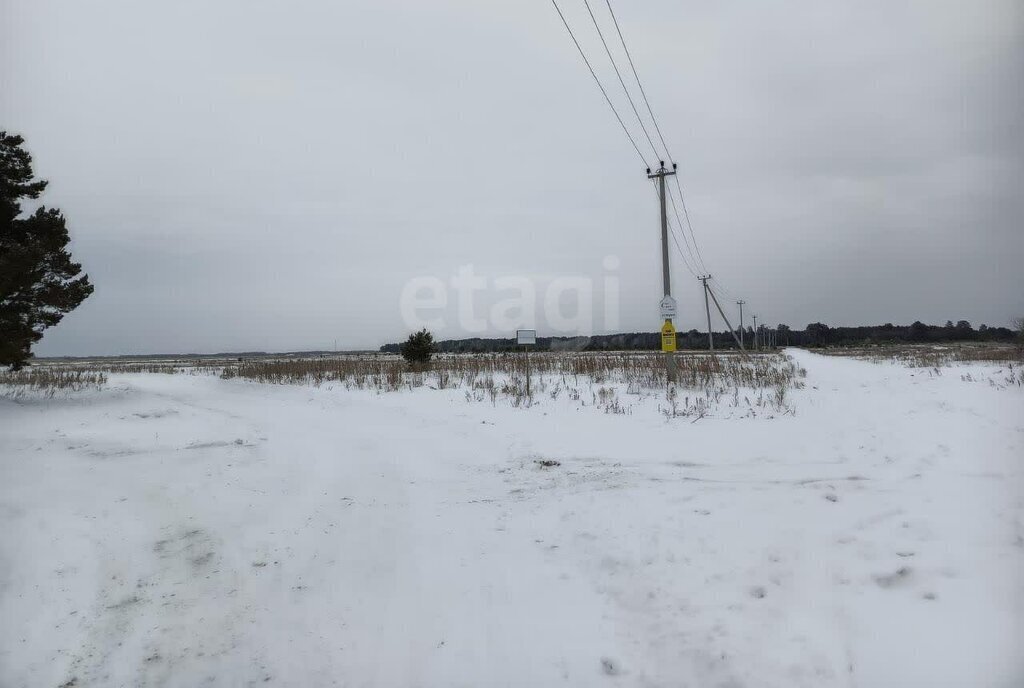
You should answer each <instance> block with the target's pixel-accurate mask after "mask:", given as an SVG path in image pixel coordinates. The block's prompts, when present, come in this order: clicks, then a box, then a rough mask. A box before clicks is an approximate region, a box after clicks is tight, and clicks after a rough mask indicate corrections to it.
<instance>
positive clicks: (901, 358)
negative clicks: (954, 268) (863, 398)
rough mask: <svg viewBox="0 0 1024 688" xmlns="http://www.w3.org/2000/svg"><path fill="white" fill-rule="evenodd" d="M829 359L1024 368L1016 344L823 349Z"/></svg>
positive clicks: (917, 365)
mask: <svg viewBox="0 0 1024 688" xmlns="http://www.w3.org/2000/svg"><path fill="white" fill-rule="evenodd" d="M821 353H824V354H827V355H829V356H849V357H851V358H859V359H863V360H868V361H873V362H875V363H890V362H895V363H900V364H902V365H905V366H908V367H910V368H942V367H945V366H949V365H952V364H955V363H992V364H996V365H1006V364H1018V365H1020V364H1024V349H1022V348H1021V347H1018V346H1015V345H1013V344H949V345H929V344H920V345H902V346H875V347H839V348H833V349H824V350H822V351H821Z"/></svg>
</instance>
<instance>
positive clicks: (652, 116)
mask: <svg viewBox="0 0 1024 688" xmlns="http://www.w3.org/2000/svg"><path fill="white" fill-rule="evenodd" d="M605 4H607V5H608V13H609V14H610V15H612V22H614V23H615V31H616V33H618V34H619V41H620V42H621V43H622V49H623V50H624V51H625V52H626V59H627V60H629V68H630V69H631V70H633V78H634V79H636V85H637V86H638V87H639V88H640V95H641V96H643V98H644V104H645V105H646V106H647V114H649V115H650V116H651V121H652V122H654V129H655V131H657V132H658V138H659V139H661V146H662V148H664V149H665V154H666V155H667V156H668V159H669V160H670V161H671V160H672V154H671V153H670V152H669V150H668V146H667V145H666V144H665V137H664V136H662V135H661V127H659V126H658V119H657V118H656V117H655V116H654V111H653V110H651V102H650V101H649V100H647V93H646V92H645V91H644V85H643V84H641V83H640V75H639V74H637V72H636V66H635V65H634V64H633V56H632V55H631V54H630V52H629V48H628V47H626V39H625V38H623V36H622V29H620V28H619V20H618V19H616V17H615V11H614V10H613V9H612V3H611V0H605Z"/></svg>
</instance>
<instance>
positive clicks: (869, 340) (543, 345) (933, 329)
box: [380, 320, 1019, 353]
mask: <svg viewBox="0 0 1024 688" xmlns="http://www.w3.org/2000/svg"><path fill="white" fill-rule="evenodd" d="M765 332H767V329H766V330H763V331H762V332H761V333H759V339H760V340H761V341H766V339H765ZM713 337H714V341H715V348H716V349H732V348H737V347H736V342H735V341H734V340H733V336H732V334H731V333H730V332H729V331H728V330H725V331H722V332H714V333H713ZM1018 337H1019V334H1018V333H1017V332H1016V331H1014V330H1011V329H1009V328H1006V327H988V326H987V325H981V326H980V327H978V329H974V328H973V327H971V324H970V323H969V322H967V321H966V320H961V321H959V322H957V323H953V322H947V323H946V324H945V325H925V324H924V323H922V322H915V323H913V324H912V325H893V324H891V323H887V324H885V325H864V326H860V327H829V326H828V325H825V324H823V323H811V324H810V325H808V326H807V327H806V328H804V329H802V330H793V329H790V328H789V327H788V326H787V325H779V326H778V327H777V328H775V334H774V338H775V342H776V343H777V345H778V346H807V347H821V346H871V345H877V344H903V343H911V344H924V343H929V342H936V343H937V342H1013V341H1016V340H1018ZM743 338H744V341H745V344H746V346H747V348H752V346H751V345H752V343H753V341H754V329H753V328H751V327H748V328H747V329H746V331H745V333H744V336H743ZM676 345H677V346H678V347H679V348H680V349H706V348H708V333H707V332H701V331H699V330H689V331H687V332H679V333H677V334H676ZM400 347H401V344H385V345H384V346H382V347H381V348H380V350H381V351H382V352H384V353H398V352H399V348H400ZM436 347H437V351H439V352H442V353H486V352H496V351H514V350H516V349H517V346H516V343H515V339H481V338H479V337H474V338H470V339H446V340H443V341H440V342H437V344H436ZM533 348H534V349H535V350H540V351H637V350H657V349H660V348H661V334H660V333H658V332H629V333H623V334H600V335H593V336H591V337H538V338H537V345H536V347H533Z"/></svg>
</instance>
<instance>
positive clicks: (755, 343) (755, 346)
mask: <svg viewBox="0 0 1024 688" xmlns="http://www.w3.org/2000/svg"><path fill="white" fill-rule="evenodd" d="M753 317H754V351H757V348H758V347H757V316H756V315H755V316H753Z"/></svg>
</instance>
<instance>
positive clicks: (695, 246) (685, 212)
mask: <svg viewBox="0 0 1024 688" xmlns="http://www.w3.org/2000/svg"><path fill="white" fill-rule="evenodd" d="M584 2H587V0H584ZM605 4H606V5H608V13H609V14H610V15H611V17H612V22H613V23H614V24H615V31H616V33H618V35H619V42H621V43H622V50H623V51H624V52H625V53H626V59H627V60H628V61H629V68H630V70H632V72H633V78H634V79H636V85H637V88H639V89H640V95H641V96H642V97H643V99H644V105H645V106H647V114H649V115H650V116H651V121H652V122H653V123H654V129H655V131H657V132H658V138H659V139H660V140H661V145H662V147H663V148H664V149H665V153H666V155H667V156H668V159H669V160H670V161H672V162H674V161H675V156H673V155H672V151H670V150H669V148H668V144H667V143H665V137H664V135H662V133H661V126H660V125H659V124H658V118H657V117H655V116H654V110H653V109H652V108H651V101H650V100H649V99H648V98H647V91H645V90H644V85H643V83H642V82H641V81H640V74H639V72H637V69H636V64H635V63H634V62H633V54H632V53H631V52H629V46H628V45H627V44H626V38H625V36H623V35H622V27H620V26H619V20H618V17H616V16H615V10H613V9H612V3H611V0H605ZM587 9H588V10H589V9H590V4H589V2H588V3H587ZM591 18H593V13H591ZM595 26H596V20H595ZM598 33H600V29H598ZM601 40H602V42H604V38H602V39H601ZM605 50H606V51H607V50H608V46H607V45H605ZM609 57H611V55H610V54H609ZM612 63H613V65H614V60H613V61H612ZM615 72H616V74H618V69H617V68H616V70H615ZM619 81H620V82H621V81H622V76H621V75H620V76H619ZM622 88H623V89H625V88H626V86H625V84H623V86H622ZM627 97H628V92H627ZM630 104H632V99H631V100H630ZM633 109H634V112H635V111H636V108H635V107H634V108H633ZM639 117H640V116H639V114H638V115H637V118H638V119H639ZM640 126H641V127H643V123H642V122H641V125H640ZM644 133H645V134H646V133H647V130H646V129H644ZM649 139H650V137H648V142H649V143H650V141H649ZM651 146H652V148H653V146H654V144H653V143H651ZM675 183H676V189H678V191H679V203H680V205H682V207H683V217H685V218H686V225H685V227H684V226H683V221H682V219H680V218H679V217H678V214H679V213H678V210H676V220H677V222H678V224H679V228H680V231H683V232H684V234H683V237H684V238H685V237H686V234H685V231H686V230H687V229H688V230H689V232H690V239H691V240H692V242H693V251H694V252H695V253H696V256H695V261H699V262H700V267H701V270H702V271H704V272H709V270H708V269H707V265H706V264H705V263H704V256H703V255H702V254H701V251H700V245H699V244H698V243H697V237H696V235H695V234H694V233H693V223H692V222H690V212H689V210H688V209H687V207H686V197H685V196H683V187H682V185H681V184H680V183H679V176H678V175H676V179H675ZM672 205H673V208H674V207H675V201H673V204H672Z"/></svg>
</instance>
